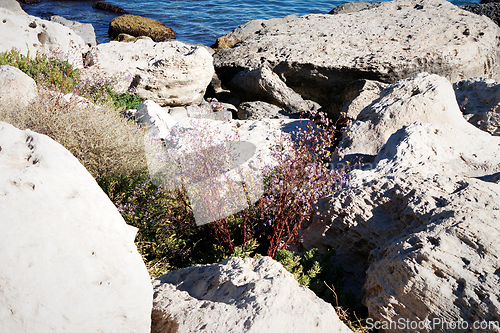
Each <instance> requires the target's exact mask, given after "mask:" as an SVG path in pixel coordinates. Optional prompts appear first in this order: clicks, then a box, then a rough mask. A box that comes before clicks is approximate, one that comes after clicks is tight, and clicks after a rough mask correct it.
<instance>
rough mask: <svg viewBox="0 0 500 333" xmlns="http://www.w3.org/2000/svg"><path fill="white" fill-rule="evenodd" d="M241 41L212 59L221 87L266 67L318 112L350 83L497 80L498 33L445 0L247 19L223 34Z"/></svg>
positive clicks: (397, 1) (499, 72)
mask: <svg viewBox="0 0 500 333" xmlns="http://www.w3.org/2000/svg"><path fill="white" fill-rule="evenodd" d="M229 35H230V36H234V37H235V38H236V39H237V40H239V41H240V42H239V43H238V44H236V45H234V46H233V47H232V48H228V49H222V50H219V51H218V52H217V53H216V54H215V55H214V64H215V67H216V71H217V74H218V75H219V78H220V79H221V80H222V81H223V83H225V84H226V83H227V82H229V81H230V80H231V79H232V78H233V77H234V76H235V75H236V74H237V73H238V72H240V71H242V70H245V69H256V68H260V67H262V66H263V65H264V64H266V65H268V66H269V67H270V68H271V69H272V70H273V71H274V72H275V73H276V74H278V75H279V76H280V77H281V79H282V80H283V81H284V82H285V83H286V84H287V86H289V87H290V88H292V89H293V90H294V91H295V92H297V93H299V94H300V95H301V96H302V98H304V99H310V100H314V101H316V102H318V103H319V104H321V105H323V106H325V105H328V104H330V103H340V105H342V104H341V103H342V101H339V100H338V95H339V94H340V93H342V91H343V88H344V87H345V85H346V84H348V83H349V82H352V81H355V80H357V79H369V80H376V81H381V82H385V83H394V82H397V81H399V80H401V79H404V78H407V77H410V76H413V75H415V74H417V73H420V72H423V71H426V72H429V73H434V74H438V75H441V76H444V77H446V78H447V79H448V80H450V81H452V82H454V81H458V80H461V79H465V78H469V77H475V76H483V77H490V78H495V79H499V78H500V68H499V64H500V61H499V53H498V51H497V50H498V45H499V36H500V28H499V27H498V26H497V25H496V24H494V23H493V22H492V21H491V20H490V19H488V18H486V17H484V16H478V15H476V14H473V13H470V12H467V11H464V10H462V9H460V8H459V7H456V6H454V5H453V4H451V3H449V2H447V1H444V0H395V1H390V2H383V3H381V4H380V6H378V7H376V8H372V9H367V10H363V11H360V12H353V13H348V14H337V15H319V14H312V15H305V16H302V17H300V18H297V17H293V16H288V17H286V18H283V19H273V20H268V21H266V20H259V21H252V22H249V23H247V24H245V25H244V26H242V27H240V28H238V29H236V30H235V32H232V33H229Z"/></svg>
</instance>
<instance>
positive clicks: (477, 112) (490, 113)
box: [453, 78, 500, 135]
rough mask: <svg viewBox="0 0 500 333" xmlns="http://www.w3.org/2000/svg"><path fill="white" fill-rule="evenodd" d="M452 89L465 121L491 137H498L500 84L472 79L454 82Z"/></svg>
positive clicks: (499, 126)
mask: <svg viewBox="0 0 500 333" xmlns="http://www.w3.org/2000/svg"><path fill="white" fill-rule="evenodd" d="M453 88H454V89H455V94H456V96H457V102H458V105H460V109H461V110H462V113H463V114H464V117H465V119H467V120H468V121H469V122H470V123H471V124H473V125H474V126H476V127H478V128H480V129H482V130H483V131H486V132H488V133H490V134H491V135H500V84H498V83H497V82H496V81H495V80H492V79H485V78H473V79H469V80H463V81H459V82H456V83H454V84H453Z"/></svg>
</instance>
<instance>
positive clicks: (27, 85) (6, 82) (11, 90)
mask: <svg viewBox="0 0 500 333" xmlns="http://www.w3.org/2000/svg"><path fill="white" fill-rule="evenodd" d="M37 95H38V90H37V88H36V83H35V80H33V79H32V78H31V77H29V76H28V75H26V74H25V73H23V72H22V71H21V70H20V69H19V68H16V67H12V66H9V65H3V66H0V103H1V104H2V105H4V106H5V105H14V104H16V105H20V106H26V105H28V104H29V102H31V101H32V100H34V99H35V98H36V97H37Z"/></svg>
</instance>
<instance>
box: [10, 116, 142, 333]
mask: <svg viewBox="0 0 500 333" xmlns="http://www.w3.org/2000/svg"><path fill="white" fill-rule="evenodd" d="M0 210H1V211H2V216H1V218H0V229H1V232H0V281H2V282H1V287H0V331H1V332H108V333H115V332H130V333H132V332H134V333H136V332H143V333H147V332H150V315H151V306H152V288H151V283H150V278H149V275H148V273H147V270H146V267H145V265H144V263H143V261H142V258H141V255H140V254H139V253H138V252H137V248H136V246H135V244H134V237H135V234H136V229H135V228H133V227H131V226H128V225H127V224H125V222H124V221H123V219H122V217H121V215H120V213H119V212H118V211H117V209H116V207H115V206H114V205H113V203H112V202H111V201H110V200H109V199H108V197H107V196H106V194H105V193H104V192H103V191H102V190H101V189H100V187H99V186H98V185H97V183H96V181H95V180H94V179H93V177H92V176H91V175H90V174H89V173H88V172H87V170H85V168H84V167H83V166H82V165H81V164H80V163H79V162H78V160H77V159H76V158H75V157H73V156H72V155H71V153H70V152H69V151H67V150H66V149H65V148H64V147H62V146H61V145H59V144H58V143H56V142H54V141H53V140H52V139H50V138H49V137H47V136H45V135H41V134H37V133H34V132H32V131H30V130H25V131H21V130H18V129H16V128H14V127H13V126H11V125H9V124H7V123H0Z"/></svg>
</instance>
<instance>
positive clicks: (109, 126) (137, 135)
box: [0, 84, 147, 179]
mask: <svg viewBox="0 0 500 333" xmlns="http://www.w3.org/2000/svg"><path fill="white" fill-rule="evenodd" d="M38 90H39V91H38V95H39V97H38V98H37V99H36V100H35V101H33V102H32V103H31V104H30V105H28V106H26V107H22V106H16V105H14V104H10V105H0V121H5V122H7V123H10V124H12V125H14V126H15V127H17V128H19V129H30V130H32V131H35V132H38V133H41V134H46V135H48V136H49V137H51V138H52V139H54V140H55V141H57V142H59V143H60V144H61V145H63V146H64V147H65V148H66V149H68V150H69V151H70V152H71V153H72V154H73V155H74V156H75V157H76V158H78V160H79V161H80V163H82V164H83V165H84V166H85V167H86V168H87V170H88V171H89V172H90V173H91V174H92V175H93V176H94V177H95V178H97V179H98V178H103V177H107V176H111V175H115V174H124V175H132V174H134V173H136V172H139V171H142V170H145V169H146V168H147V165H146V159H145V154H144V141H143V140H144V139H143V138H144V131H143V130H142V129H140V128H139V127H138V126H137V125H136V124H135V123H134V122H132V121H130V120H127V119H126V118H124V117H123V116H122V115H121V114H120V113H119V112H118V111H117V110H116V109H115V108H114V107H113V106H112V105H111V104H107V105H95V104H93V103H90V102H86V101H82V98H81V97H78V96H76V95H74V96H73V97H71V98H64V97H63V94H61V93H59V92H55V91H51V90H49V89H47V88H45V87H43V86H42V85H41V84H38Z"/></svg>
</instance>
